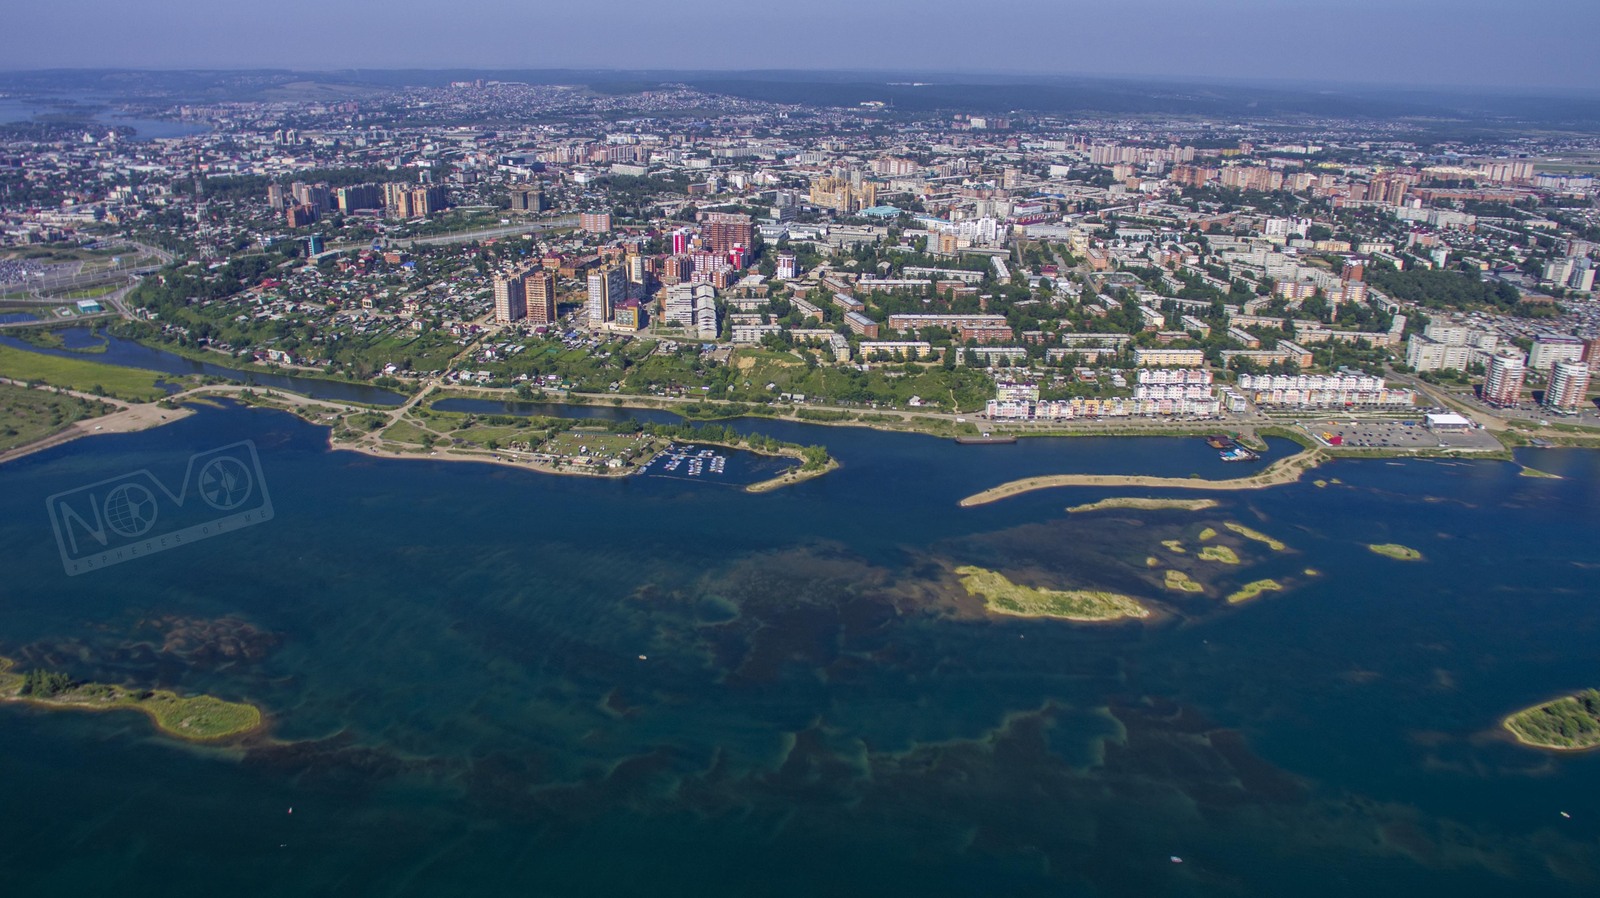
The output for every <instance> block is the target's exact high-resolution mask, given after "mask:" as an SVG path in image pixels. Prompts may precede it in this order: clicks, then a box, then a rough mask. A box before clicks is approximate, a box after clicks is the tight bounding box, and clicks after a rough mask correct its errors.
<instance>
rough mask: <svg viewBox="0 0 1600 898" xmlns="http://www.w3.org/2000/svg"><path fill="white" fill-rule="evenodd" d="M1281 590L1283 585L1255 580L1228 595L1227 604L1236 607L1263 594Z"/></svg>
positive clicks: (1271, 581) (1273, 581)
mask: <svg viewBox="0 0 1600 898" xmlns="http://www.w3.org/2000/svg"><path fill="white" fill-rule="evenodd" d="M1282 589H1283V584H1282V583H1279V582H1278V581H1276V580H1256V581H1254V582H1252V583H1246V584H1245V585H1243V586H1241V587H1239V588H1238V589H1236V590H1234V591H1233V592H1232V593H1231V594H1229V596H1228V604H1230V605H1237V604H1239V603H1240V602H1248V601H1250V600H1251V599H1253V598H1255V597H1256V596H1259V595H1261V594H1262V593H1264V592H1277V591H1279V590H1282Z"/></svg>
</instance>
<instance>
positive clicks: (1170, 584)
mask: <svg viewBox="0 0 1600 898" xmlns="http://www.w3.org/2000/svg"><path fill="white" fill-rule="evenodd" d="M1163 585H1165V586H1166V587H1167V588H1168V589H1175V590H1177V591H1179V592H1205V591H1206V588H1205V587H1204V586H1201V585H1200V583H1199V581H1197V580H1195V579H1194V578H1192V577H1190V576H1189V575H1188V574H1185V573H1184V572H1183V571H1167V573H1166V580H1165V582H1164V584H1163Z"/></svg>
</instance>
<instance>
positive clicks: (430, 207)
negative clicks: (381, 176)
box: [383, 183, 445, 218]
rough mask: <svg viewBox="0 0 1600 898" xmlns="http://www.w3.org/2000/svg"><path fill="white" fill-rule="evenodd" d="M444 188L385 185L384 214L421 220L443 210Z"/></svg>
mask: <svg viewBox="0 0 1600 898" xmlns="http://www.w3.org/2000/svg"><path fill="white" fill-rule="evenodd" d="M444 207H445V196H444V188H443V187H439V186H437V185H417V184H394V183H390V184H385V185H383V208H384V214H385V215H387V216H388V217H390V218H421V217H423V216H426V215H432V214H433V213H435V212H439V211H441V210H443V209H444Z"/></svg>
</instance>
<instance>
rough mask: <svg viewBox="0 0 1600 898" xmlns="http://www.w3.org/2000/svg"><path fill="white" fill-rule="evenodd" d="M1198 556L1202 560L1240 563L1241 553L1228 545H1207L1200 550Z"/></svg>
mask: <svg viewBox="0 0 1600 898" xmlns="http://www.w3.org/2000/svg"><path fill="white" fill-rule="evenodd" d="M1198 557H1199V558H1200V560H1201V561H1220V562H1222V563H1223V564H1238V563H1239V553H1237V552H1235V551H1233V550H1232V549H1230V548H1228V547H1227V546H1206V547H1205V548H1204V549H1201V550H1200V555H1199V556H1198Z"/></svg>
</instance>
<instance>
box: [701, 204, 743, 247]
mask: <svg viewBox="0 0 1600 898" xmlns="http://www.w3.org/2000/svg"><path fill="white" fill-rule="evenodd" d="M701 225H702V228H701V231H702V233H703V234H704V236H705V239H706V245H707V246H709V247H711V251H712V252H714V253H716V254H718V255H722V256H726V255H728V254H729V253H731V252H733V251H734V249H735V248H740V249H743V250H745V251H748V250H749V249H750V244H751V243H753V242H755V226H754V225H753V224H751V222H750V216H748V215H744V214H742V213H732V212H709V213H706V215H705V217H704V218H703V220H702V221H701Z"/></svg>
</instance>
